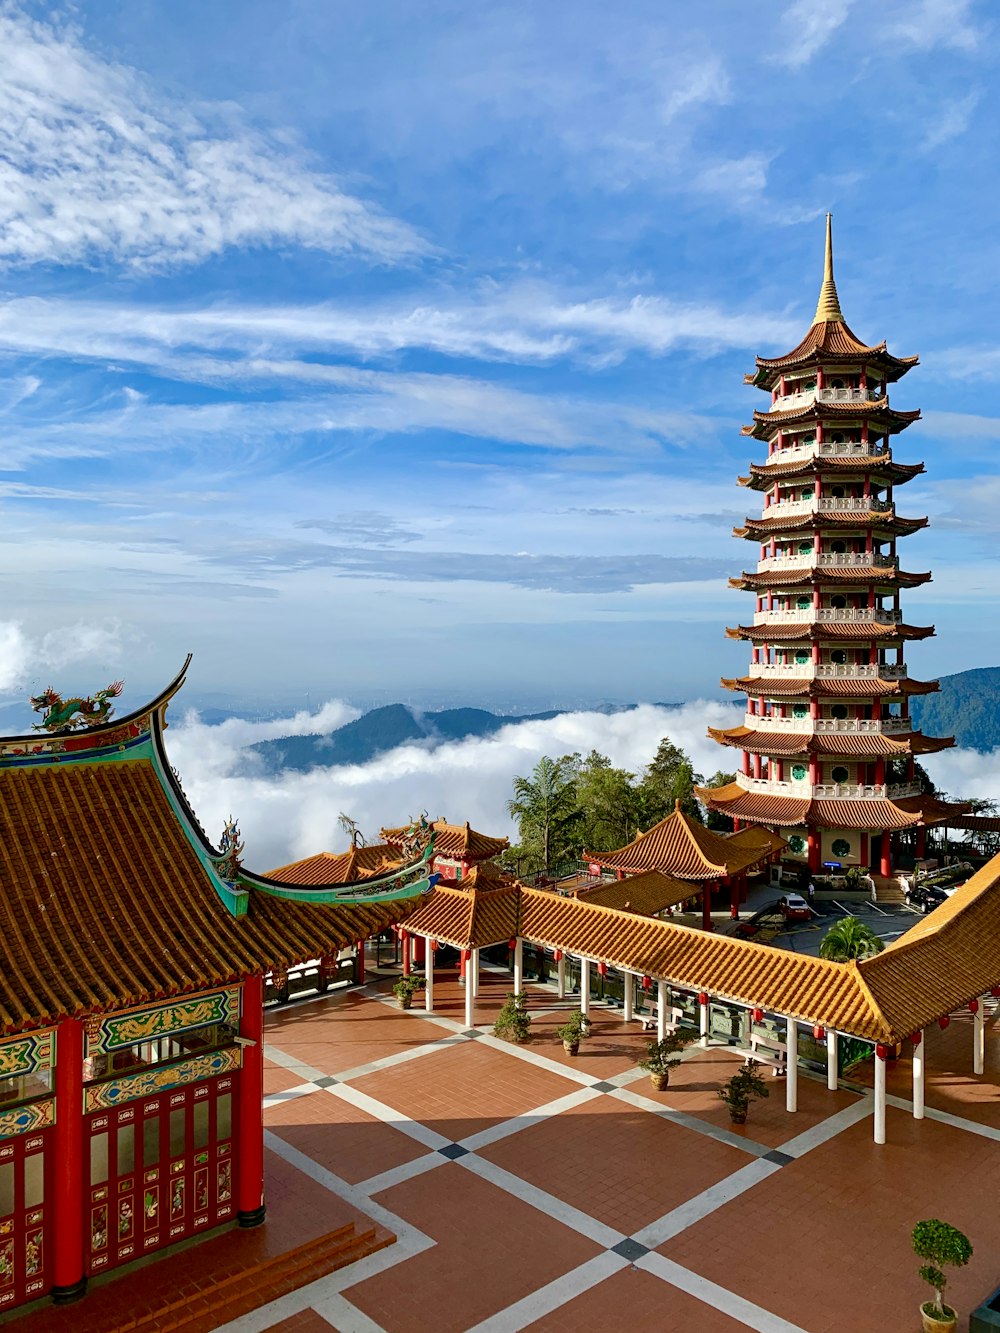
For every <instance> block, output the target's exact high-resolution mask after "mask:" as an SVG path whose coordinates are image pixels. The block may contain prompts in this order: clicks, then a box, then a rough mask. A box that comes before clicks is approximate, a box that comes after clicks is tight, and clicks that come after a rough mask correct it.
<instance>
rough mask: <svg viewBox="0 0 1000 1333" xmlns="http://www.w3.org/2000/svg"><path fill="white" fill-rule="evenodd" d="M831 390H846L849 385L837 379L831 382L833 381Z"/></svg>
mask: <svg viewBox="0 0 1000 1333" xmlns="http://www.w3.org/2000/svg"><path fill="white" fill-rule="evenodd" d="M830 388H831V389H846V388H847V385H846V384H845V383H844V381H843V380H841V379H836V380H831V381H830Z"/></svg>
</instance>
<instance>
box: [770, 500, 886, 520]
mask: <svg viewBox="0 0 1000 1333" xmlns="http://www.w3.org/2000/svg"><path fill="white" fill-rule="evenodd" d="M891 508H892V503H891V501H889V500H876V499H875V497H874V496H873V495H869V496H866V495H824V496H822V497H821V498H820V499H819V500H817V499H816V497H815V495H811V496H809V498H808V499H805V500H778V501H777V502H776V503H775V504H772V505H768V506H767V508H766V509H765V510H764V511H763V516H764V518H794V517H795V516H796V515H799V514H814V513H820V514H834V513H843V512H845V511H850V512H855V513H865V514H869V513H870V514H884V513H886V512H888V511H889V510H890V509H891Z"/></svg>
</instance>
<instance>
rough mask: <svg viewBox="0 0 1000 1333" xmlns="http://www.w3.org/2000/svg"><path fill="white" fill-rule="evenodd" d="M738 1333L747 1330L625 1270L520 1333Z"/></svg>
mask: <svg viewBox="0 0 1000 1333" xmlns="http://www.w3.org/2000/svg"><path fill="white" fill-rule="evenodd" d="M626 1328H627V1329H628V1333H668V1331H671V1333H672V1330H675V1329H676V1330H690V1331H691V1333H738V1331H739V1330H740V1329H745V1328H746V1325H745V1324H741V1323H737V1321H736V1320H735V1319H730V1318H729V1316H728V1315H725V1314H720V1313H719V1311H718V1310H713V1309H711V1307H710V1306H707V1305H706V1304H705V1303H704V1302H703V1301H699V1300H697V1299H696V1298H695V1297H693V1296H689V1295H688V1294H687V1292H684V1291H678V1289H677V1288H676V1287H671V1286H668V1285H667V1284H666V1283H664V1282H661V1281H660V1280H659V1278H655V1277H653V1276H652V1275H651V1274H649V1273H644V1272H643V1271H642V1269H641V1268H626V1269H625V1270H624V1271H623V1272H621V1273H616V1274H615V1275H614V1277H609V1278H607V1279H606V1280H605V1281H604V1282H600V1283H598V1285H597V1286H596V1287H591V1289H590V1290H589V1291H585V1292H584V1293H583V1294H582V1295H580V1296H576V1297H574V1299H573V1300H571V1301H567V1303H566V1304H565V1305H561V1306H560V1307H559V1309H558V1310H556V1311H554V1312H553V1313H552V1314H550V1315H544V1316H543V1317H542V1318H541V1319H538V1320H536V1321H535V1322H534V1323H532V1324H526V1325H525V1326H524V1333H567V1331H568V1330H572V1331H573V1333H615V1330H618V1329H626Z"/></svg>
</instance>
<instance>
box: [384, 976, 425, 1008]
mask: <svg viewBox="0 0 1000 1333" xmlns="http://www.w3.org/2000/svg"><path fill="white" fill-rule="evenodd" d="M423 984H424V983H423V981H422V980H421V979H420V978H419V977H400V978H399V979H398V980H397V981H394V982H393V983H392V993H393V995H395V997H396V999H397V1000H398V1001H399V1007H400V1009H409V1008H411V1007H412V1005H413V996H414V994H415V993H416V992H417V991H418V990H419V989H420V987H421V986H422V985H423Z"/></svg>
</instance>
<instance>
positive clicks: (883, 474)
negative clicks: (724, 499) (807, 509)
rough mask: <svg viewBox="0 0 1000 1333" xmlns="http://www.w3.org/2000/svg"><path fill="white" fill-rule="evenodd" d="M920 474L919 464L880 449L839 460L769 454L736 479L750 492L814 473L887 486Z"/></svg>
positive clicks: (824, 456)
mask: <svg viewBox="0 0 1000 1333" xmlns="http://www.w3.org/2000/svg"><path fill="white" fill-rule="evenodd" d="M923 471H924V465H923V463H896V462H894V461H893V457H892V450H891V449H884V450H882V451H881V452H880V453H852V454H845V455H843V456H840V455H837V454H820V453H814V454H813V456H812V457H811V458H796V459H790V460H787V461H786V460H784V459H782V456H781V453H780V452H779V453H776V454H772V456H771V457H770V458H769V459H768V460H767V461H766V462H764V463H751V464H750V473H749V475H748V476H746V477H737V478H736V480H737V481H738V482H739V484H740V485H741V486H749V487H750V489H751V490H755V491H765V490H768V489H769V488H770V487H771V486H773V485H774V483H775V482H776V481H789V480H792V479H794V478H795V477H810V476H813V475H814V474H815V473H816V472H825V473H830V472H832V473H834V474H836V473H838V472H843V473H846V474H847V475H848V476H851V475H853V474H854V473H860V474H862V475H867V476H871V477H872V479H873V480H875V479H876V478H882V479H884V481H885V482H886V483H889V484H897V485H898V484H900V483H901V482H905V481H912V480H913V478H914V477H919V476H920V474H921V473H922V472H923Z"/></svg>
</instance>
